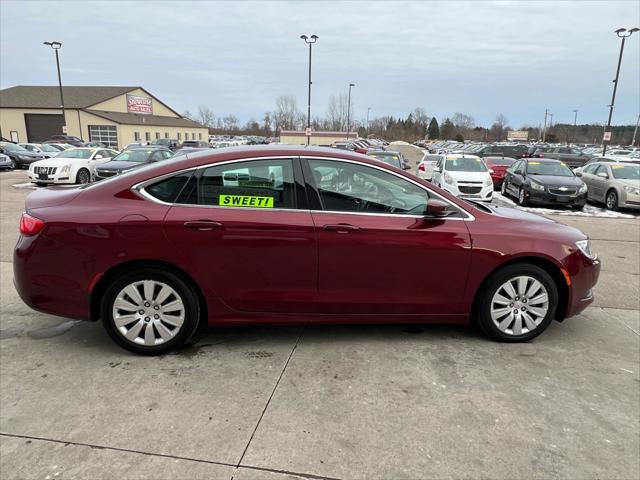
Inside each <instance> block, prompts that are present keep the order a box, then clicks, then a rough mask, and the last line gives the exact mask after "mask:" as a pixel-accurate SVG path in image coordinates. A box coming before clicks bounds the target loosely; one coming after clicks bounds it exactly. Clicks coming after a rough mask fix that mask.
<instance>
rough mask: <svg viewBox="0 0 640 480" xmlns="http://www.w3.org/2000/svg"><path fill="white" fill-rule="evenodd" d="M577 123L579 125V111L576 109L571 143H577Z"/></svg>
mask: <svg viewBox="0 0 640 480" xmlns="http://www.w3.org/2000/svg"><path fill="white" fill-rule="evenodd" d="M577 123H578V110H577V109H576V110H574V111H573V133H572V134H571V143H573V142H575V141H576V124H577ZM567 143H569V142H567Z"/></svg>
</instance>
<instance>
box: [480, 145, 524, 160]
mask: <svg viewBox="0 0 640 480" xmlns="http://www.w3.org/2000/svg"><path fill="white" fill-rule="evenodd" d="M528 150H529V147H528V146H527V145H519V144H518V145H486V146H484V147H482V148H480V149H479V150H477V151H474V152H473V154H474V155H475V156H477V157H510V158H523V157H526V156H527V151H528Z"/></svg>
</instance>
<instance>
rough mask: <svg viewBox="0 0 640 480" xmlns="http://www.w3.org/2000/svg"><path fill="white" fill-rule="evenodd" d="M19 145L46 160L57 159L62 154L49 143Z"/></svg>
mask: <svg viewBox="0 0 640 480" xmlns="http://www.w3.org/2000/svg"><path fill="white" fill-rule="evenodd" d="M18 145H20V146H21V147H22V148H24V149H26V150H29V151H30V152H33V153H38V154H41V155H42V156H43V157H44V158H51V157H55V156H56V155H57V154H58V153H60V150H58V149H57V148H55V147H52V146H51V144H49V143H19V144H18Z"/></svg>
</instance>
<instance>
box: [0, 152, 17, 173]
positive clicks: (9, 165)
mask: <svg viewBox="0 0 640 480" xmlns="http://www.w3.org/2000/svg"><path fill="white" fill-rule="evenodd" d="M0 168H1V169H2V170H13V169H14V168H16V163H15V162H14V161H13V159H11V157H9V156H8V155H5V154H4V153H0Z"/></svg>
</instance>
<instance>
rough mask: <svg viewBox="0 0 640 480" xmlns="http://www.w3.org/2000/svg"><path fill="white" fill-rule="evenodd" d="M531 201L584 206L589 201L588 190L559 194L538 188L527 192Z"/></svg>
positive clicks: (538, 203) (537, 203) (545, 203)
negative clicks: (572, 193) (573, 193)
mask: <svg viewBox="0 0 640 480" xmlns="http://www.w3.org/2000/svg"><path fill="white" fill-rule="evenodd" d="M526 195H527V197H528V199H529V202H530V203H532V204H533V203H534V204H536V205H569V206H576V205H578V206H583V205H584V204H585V203H587V192H584V193H578V194H575V195H557V194H555V193H551V192H549V191H547V190H545V191H544V192H542V191H538V190H530V191H527V192H526Z"/></svg>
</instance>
